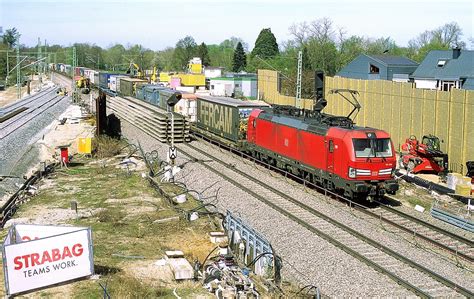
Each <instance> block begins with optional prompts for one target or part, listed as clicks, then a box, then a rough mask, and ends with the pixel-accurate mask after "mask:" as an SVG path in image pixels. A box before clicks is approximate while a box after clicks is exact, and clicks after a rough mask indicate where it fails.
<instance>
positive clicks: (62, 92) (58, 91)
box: [56, 87, 68, 96]
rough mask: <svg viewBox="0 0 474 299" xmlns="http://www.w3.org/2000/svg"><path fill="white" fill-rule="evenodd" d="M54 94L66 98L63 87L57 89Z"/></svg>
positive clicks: (65, 90) (65, 91)
mask: <svg viewBox="0 0 474 299" xmlns="http://www.w3.org/2000/svg"><path fill="white" fill-rule="evenodd" d="M56 94H57V95H60V96H67V94H68V92H67V89H66V88H65V87H59V88H58V90H57V91H56Z"/></svg>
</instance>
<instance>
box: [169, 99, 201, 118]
mask: <svg viewBox="0 0 474 299" xmlns="http://www.w3.org/2000/svg"><path fill="white" fill-rule="evenodd" d="M196 98H197V97H196V95H194V94H191V93H183V96H182V98H181V100H180V101H179V102H178V103H177V104H176V105H175V106H174V111H175V112H177V113H179V114H181V115H184V116H186V117H187V118H188V119H189V121H190V122H192V123H195V122H196V116H197V115H196V114H197V100H196Z"/></svg>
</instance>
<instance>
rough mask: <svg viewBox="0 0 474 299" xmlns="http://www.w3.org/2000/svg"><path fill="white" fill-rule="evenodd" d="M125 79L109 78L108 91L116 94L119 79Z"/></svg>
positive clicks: (118, 77) (119, 76)
mask: <svg viewBox="0 0 474 299" xmlns="http://www.w3.org/2000/svg"><path fill="white" fill-rule="evenodd" d="M123 77H127V76H122V75H118V76H111V77H110V83H109V89H110V90H113V91H115V92H117V91H118V90H119V88H120V78H123Z"/></svg>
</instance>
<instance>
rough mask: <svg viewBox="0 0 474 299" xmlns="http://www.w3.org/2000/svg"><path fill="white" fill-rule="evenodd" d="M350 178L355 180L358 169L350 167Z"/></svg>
mask: <svg viewBox="0 0 474 299" xmlns="http://www.w3.org/2000/svg"><path fill="white" fill-rule="evenodd" d="M349 177H350V178H353V179H355V177H356V169H355V168H352V167H349Z"/></svg>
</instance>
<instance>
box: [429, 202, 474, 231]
mask: <svg viewBox="0 0 474 299" xmlns="http://www.w3.org/2000/svg"><path fill="white" fill-rule="evenodd" d="M469 206H470V205H469V204H468V205H467V207H468V208H467V209H466V213H467V215H466V216H465V217H464V216H461V212H462V211H461V210H460V211H457V212H456V211H451V210H450V211H447V210H446V209H443V208H442V207H441V206H440V205H438V204H437V203H434V204H433V207H432V208H431V216H433V217H435V218H437V219H439V220H442V221H444V222H447V223H450V224H452V225H455V226H457V227H460V228H462V229H465V230H468V231H470V232H473V233H474V221H472V215H471V214H470V213H471V212H470V211H469Z"/></svg>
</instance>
